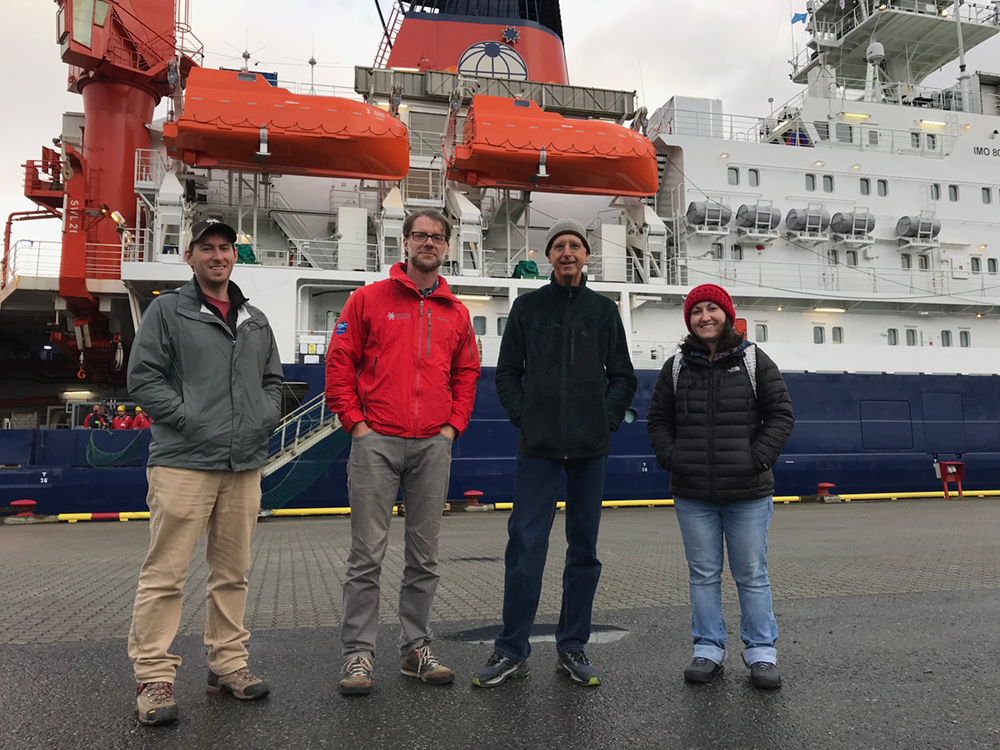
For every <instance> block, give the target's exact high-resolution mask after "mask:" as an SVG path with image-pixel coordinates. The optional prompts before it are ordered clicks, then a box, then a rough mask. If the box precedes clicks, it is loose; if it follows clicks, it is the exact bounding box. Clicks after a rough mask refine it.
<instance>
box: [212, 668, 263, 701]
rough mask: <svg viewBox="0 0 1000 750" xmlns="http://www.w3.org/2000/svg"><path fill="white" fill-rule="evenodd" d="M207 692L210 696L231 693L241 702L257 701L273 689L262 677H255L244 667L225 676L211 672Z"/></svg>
mask: <svg viewBox="0 0 1000 750" xmlns="http://www.w3.org/2000/svg"><path fill="white" fill-rule="evenodd" d="M207 691H208V693H209V695H223V694H225V693H229V694H230V695H232V696H233V697H234V698H239V699H240V700H241V701H255V700H257V699H258V698H263V697H264V696H265V695H267V694H268V693H270V692H271V688H270V687H269V686H268V684H267V683H266V682H264V681H263V680H262V679H260V677H255V676H254V674H253V672H251V671H250V670H249V669H248V668H247V667H243V668H242V669H237V670H236V671H235V672H230V673H229V674H223V675H218V674H216V673H215V672H213V671H211V670H209V672H208V688H207Z"/></svg>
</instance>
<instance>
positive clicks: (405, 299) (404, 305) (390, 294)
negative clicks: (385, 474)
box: [326, 263, 479, 438]
mask: <svg viewBox="0 0 1000 750" xmlns="http://www.w3.org/2000/svg"><path fill="white" fill-rule="evenodd" d="M478 380H479V352H478V349H477V347H476V337H475V335H474V334H473V333H472V322H471V320H470V318H469V311H468V309H467V308H466V307H465V305H463V304H462V303H461V302H459V301H458V300H457V299H455V296H454V295H453V294H452V293H451V292H450V291H448V283H447V282H446V281H445V280H444V279H443V278H441V277H438V286H437V288H436V289H435V290H434V291H433V292H431V294H429V295H428V296H427V297H422V296H421V295H420V292H419V291H417V287H416V285H415V284H414V283H413V281H411V280H410V277H409V276H407V275H406V266H405V265H404V264H403V263H397V264H396V265H394V266H393V267H392V269H391V271H390V272H389V278H388V279H386V280H385V281H379V282H376V283H375V284H370V285H368V286H365V287H362V288H361V289H358V290H357V291H355V292H354V293H353V294H352V295H351V296H350V297H349V298H348V300H347V304H346V305H344V311H343V312H342V313H341V315H340V319H339V320H338V321H337V327H336V329H335V330H334V333H333V336H332V338H331V340H330V346H329V349H328V351H327V355H326V403H327V405H328V406H329V407H330V410H331V411H332V412H334V413H336V414H337V416H339V417H340V423H341V425H343V428H344V430H346V431H347V432H350V431H351V428H352V427H354V425H355V424H357V423H358V422H362V421H364V422H367V424H368V426H369V427H371V428H372V429H373V430H375V431H376V432H378V433H381V434H383V435H395V436H401V437H414V438H425V437H431V436H433V435H437V434H438V433H439V432H440V431H441V428H442V427H444V426H445V425H446V424H450V425H451V426H452V427H454V428H455V429H456V430H457V431H458V432H459V433H461V432H463V431H464V430H465V428H466V427H467V426H468V424H469V417H471V416H472V406H473V403H474V402H475V399H476V382H477V381H478Z"/></svg>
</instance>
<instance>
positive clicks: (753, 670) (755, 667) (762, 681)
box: [750, 661, 781, 690]
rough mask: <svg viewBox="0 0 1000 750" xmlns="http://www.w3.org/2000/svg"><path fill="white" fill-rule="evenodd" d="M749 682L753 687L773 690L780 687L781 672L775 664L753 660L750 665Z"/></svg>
mask: <svg viewBox="0 0 1000 750" xmlns="http://www.w3.org/2000/svg"><path fill="white" fill-rule="evenodd" d="M750 684H751V685H753V686H754V687H755V688H762V689H764V690H773V689H774V688H780V687H781V673H780V672H779V671H778V665H777V664H771V663H770V662H766V661H755V662H754V663H753V664H751V665H750Z"/></svg>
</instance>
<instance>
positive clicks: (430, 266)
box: [410, 252, 444, 273]
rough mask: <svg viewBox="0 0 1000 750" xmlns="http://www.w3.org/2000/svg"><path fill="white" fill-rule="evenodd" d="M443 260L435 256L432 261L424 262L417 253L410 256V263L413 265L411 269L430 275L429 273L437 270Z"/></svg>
mask: <svg viewBox="0 0 1000 750" xmlns="http://www.w3.org/2000/svg"><path fill="white" fill-rule="evenodd" d="M443 260H444V259H443V258H439V257H437V256H436V255H435V256H434V259H433V260H425V259H424V258H423V257H421V255H420V253H419V252H416V253H414V254H413V255H411V256H410V263H412V264H413V267H414V268H416V269H417V270H418V271H423V272H424V273H430V272H431V271H436V270H437V269H438V268H440V267H441V262H442V261H443Z"/></svg>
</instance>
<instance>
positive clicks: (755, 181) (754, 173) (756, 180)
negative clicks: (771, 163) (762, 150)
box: [747, 169, 760, 187]
mask: <svg viewBox="0 0 1000 750" xmlns="http://www.w3.org/2000/svg"><path fill="white" fill-rule="evenodd" d="M747 179H748V180H749V181H750V187H757V186H758V185H760V170H759V169H748V170H747Z"/></svg>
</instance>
